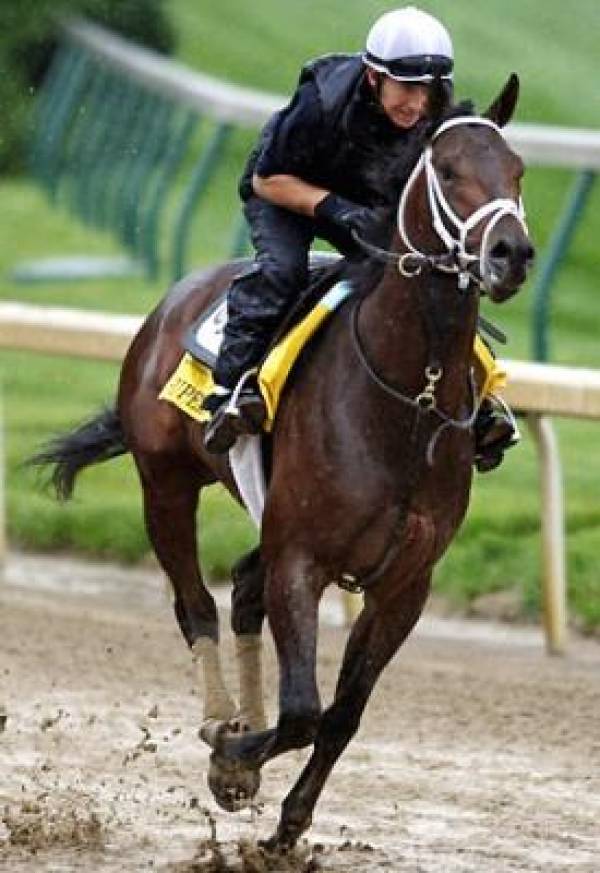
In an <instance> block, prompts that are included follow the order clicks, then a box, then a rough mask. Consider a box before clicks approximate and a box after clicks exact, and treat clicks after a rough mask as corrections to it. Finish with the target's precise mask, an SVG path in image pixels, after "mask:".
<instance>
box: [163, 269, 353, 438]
mask: <svg viewBox="0 0 600 873" xmlns="http://www.w3.org/2000/svg"><path fill="white" fill-rule="evenodd" d="M344 263H345V262H344V261H343V260H342V259H340V258H339V257H336V256H327V255H323V256H316V257H315V258H314V259H313V262H312V267H311V273H310V275H311V281H310V283H309V285H308V287H307V289H306V291H305V292H304V293H303V294H302V295H301V296H300V298H299V300H298V302H297V304H296V305H295V306H294V307H293V310H292V311H291V312H290V313H289V315H288V316H287V318H286V319H285V320H284V322H283V323H282V324H281V325H280V328H279V330H278V331H277V334H276V336H275V337H274V338H273V340H272V342H271V345H270V347H269V350H268V351H267V353H266V355H265V357H264V359H263V362H262V364H261V365H260V368H259V374H258V384H259V387H260V390H261V393H262V395H263V398H264V401H265V406H266V409H267V418H266V421H265V424H264V430H265V431H267V432H269V431H270V430H271V429H272V427H273V422H274V418H275V412H276V410H277V406H278V404H279V398H280V396H281V392H282V390H283V387H284V385H285V382H286V380H287V377H288V375H289V373H290V370H291V368H292V366H293V364H294V363H295V361H296V360H297V358H298V356H299V355H300V353H301V351H302V349H303V348H304V347H305V346H306V344H307V343H308V342H309V340H310V339H311V337H312V336H313V335H314V334H315V332H316V331H317V330H318V328H319V326H320V325H321V324H322V323H323V321H325V319H326V318H327V317H328V316H329V315H330V314H331V313H332V312H333V311H334V310H335V309H336V308H337V307H338V306H339V305H340V304H341V303H342V302H343V301H344V300H346V299H347V298H348V297H349V296H350V294H351V293H352V285H351V284H350V282H348V281H346V280H344V279H342V278H341V277H342V275H343V269H344ZM226 319H227V293H226V292H224V293H223V294H222V295H220V297H219V298H218V299H217V300H215V301H214V302H213V304H212V305H211V306H210V307H209V308H208V309H207V310H206V311H205V312H203V313H202V315H201V316H200V317H199V318H198V319H197V320H196V321H195V322H194V323H193V324H192V325H191V326H190V327H189V328H188V329H187V330H186V332H185V335H184V348H185V349H186V352H185V354H184V356H183V358H182V359H181V361H180V363H179V366H178V367H177V369H176V370H175V372H174V373H173V375H172V376H171V378H170V379H169V381H168V382H167V383H166V385H165V386H164V388H163V390H162V391H161V393H160V394H159V399H161V400H167V401H169V402H170V403H173V404H174V405H175V406H177V407H178V408H180V409H181V410H183V411H184V412H185V413H186V414H187V415H189V416H191V417H192V418H194V419H195V420H196V421H201V422H205V421H207V420H208V419H209V418H210V413H209V412H208V411H207V410H206V409H204V408H203V401H204V398H205V397H207V396H208V395H210V394H211V393H212V390H213V387H214V383H213V378H212V370H213V367H214V365H215V362H216V360H217V355H218V352H219V346H220V343H221V341H222V336H223V328H224V326H225V323H226Z"/></svg>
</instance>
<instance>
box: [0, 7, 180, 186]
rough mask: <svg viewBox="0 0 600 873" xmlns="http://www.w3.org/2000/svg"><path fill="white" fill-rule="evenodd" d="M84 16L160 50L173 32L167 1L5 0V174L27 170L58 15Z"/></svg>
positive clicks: (1, 11)
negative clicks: (34, 110) (33, 112)
mask: <svg viewBox="0 0 600 873" xmlns="http://www.w3.org/2000/svg"><path fill="white" fill-rule="evenodd" d="M69 15H83V16H86V17H88V18H90V19H94V20H95V21H98V22H99V23H100V24H103V25H105V26H106V27H108V28H110V29H111V30H114V31H117V32H118V33H121V34H122V35H123V36H125V37H128V38H129V39H132V40H135V41H136V42H140V43H143V44H144V45H147V46H149V47H151V48H153V49H156V50H157V51H160V52H163V53H170V52H171V51H172V49H173V46H174V42H175V38H174V31H173V29H172V27H171V25H170V23H169V20H168V18H167V16H166V14H165V12H164V9H163V0H0V173H2V174H6V173H16V172H19V171H21V170H22V169H23V168H24V165H25V161H26V153H27V139H28V134H29V133H30V126H29V125H30V119H31V105H32V101H33V98H34V97H35V93H36V90H37V88H38V86H39V85H40V83H41V82H42V80H43V78H44V75H45V73H46V71H47V69H48V66H49V64H50V61H51V58H52V54H53V52H54V49H55V47H56V39H57V19H59V18H60V17H61V16H69Z"/></svg>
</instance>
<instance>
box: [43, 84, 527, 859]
mask: <svg viewBox="0 0 600 873" xmlns="http://www.w3.org/2000/svg"><path fill="white" fill-rule="evenodd" d="M517 94H518V80H517V78H516V76H511V78H510V79H509V81H508V82H507V84H506V85H505V87H504V89H503V90H502V92H501V94H500V95H499V97H498V98H497V99H496V100H495V101H494V103H493V104H492V106H491V107H490V108H489V110H488V111H487V113H486V114H485V116H481V117H480V116H475V115H473V114H472V113H467V114H465V113H462V114H461V113H460V112H458V113H457V111H456V108H454V109H453V110H452V109H451V108H449V107H442V106H441V105H440V104H441V98H440V91H439V89H438V94H437V97H438V102H437V105H436V103H435V98H434V100H433V101H432V106H433V107H434V108H435V111H433V109H432V116H433V119H435V120H432V124H431V131H430V135H429V138H428V140H427V141H426V143H425V147H424V151H423V154H422V155H421V157H420V159H419V161H418V163H417V164H416V166H415V169H414V171H413V173H412V175H411V177H410V179H409V182H408V183H407V185H406V187H405V189H404V193H403V196H402V199H401V202H400V207H399V220H398V229H397V230H394V231H393V232H391V236H390V238H391V244H390V247H389V250H388V251H387V252H383V251H382V250H381V249H375V248H372V249H371V251H370V256H369V257H367V258H366V261H365V262H364V263H363V264H358V265H357V264H354V265H353V264H349V265H347V266H343V267H342V276H344V277H345V278H347V279H348V281H351V282H352V283H353V285H354V287H355V293H354V294H353V295H352V296H351V298H350V299H349V300H348V301H346V303H344V304H343V306H342V307H341V309H340V310H339V311H338V312H337V314H336V315H335V317H333V318H331V319H330V321H329V322H328V323H327V324H326V326H325V327H324V328H323V329H322V330H321V332H320V333H319V334H318V335H317V336H316V338H314V339H313V341H312V342H311V344H310V346H309V347H308V349H307V350H306V351H305V352H304V353H303V355H302V357H301V360H300V362H299V363H298V364H297V365H296V367H295V370H294V372H293V374H292V378H291V381H290V382H289V384H288V386H287V387H286V390H285V393H284V396H283V398H282V402H281V405H280V409H279V411H278V415H277V420H276V424H275V428H274V431H273V435H272V443H271V453H270V454H271V458H272V462H271V470H270V479H269V485H268V493H267V498H266V504H265V509H264V516H263V523H262V530H261V539H260V547H259V549H257V550H256V551H255V552H253V553H251V554H250V555H249V556H247V557H246V558H245V559H243V560H242V561H241V562H240V564H239V565H238V567H237V568H236V569H235V571H234V574H233V576H234V589H233V610H232V623H233V629H234V631H235V634H236V640H237V646H238V654H239V660H240V705H239V707H235V706H234V705H233V702H232V699H231V697H230V696H229V693H228V691H227V689H226V688H225V684H224V682H223V679H222V676H221V672H220V666H219V656H218V645H217V644H218V625H217V612H216V608H215V602H214V600H213V598H212V596H211V595H210V593H209V592H208V591H207V589H206V587H205V585H204V583H203V581H202V577H201V574H200V569H199V564H198V553H197V543H196V526H195V517H196V510H197V507H198V500H199V492H200V490H201V489H202V487H203V486H205V485H209V484H210V483H213V482H215V481H216V480H220V481H221V482H223V483H224V484H225V486H226V487H227V488H228V489H229V491H230V492H231V493H232V494H233V495H234V496H236V497H238V498H239V495H238V493H237V490H236V486H235V483H234V481H233V478H232V474H231V471H230V468H229V463H228V458H227V457H225V456H223V457H215V456H212V455H209V454H207V453H206V452H205V451H204V449H203V446H202V426H201V425H199V424H198V423H196V422H194V421H192V420H191V419H188V418H186V417H185V416H184V414H183V413H181V412H180V411H179V410H177V409H176V408H175V407H173V406H172V405H170V404H169V403H167V402H165V401H160V400H158V399H157V398H158V395H159V393H160V391H161V389H162V387H163V385H164V384H165V382H166V381H167V380H168V378H169V377H170V376H171V374H172V373H173V371H174V369H175V367H176V366H177V364H178V362H179V360H180V358H181V355H182V353H183V348H182V335H183V333H184V329H185V328H186V326H188V325H189V324H190V323H191V322H192V321H193V320H194V319H196V317H197V316H198V315H199V313H201V312H202V311H203V310H204V309H205V308H206V307H207V306H208V305H209V304H210V302H211V301H212V300H214V298H215V296H216V295H218V294H219V293H221V292H222V291H223V289H224V288H225V287H226V286H227V284H228V283H229V282H230V280H231V279H232V278H233V276H234V275H235V274H236V273H237V272H238V271H239V270H240V263H239V262H237V263H234V264H227V265H224V266H221V267H217V268H215V269H213V270H210V271H206V272H204V273H202V274H200V275H198V274H197V275H194V276H191V277H187V278H186V279H184V280H183V281H181V282H180V283H178V284H177V285H175V287H174V288H173V289H172V290H171V291H170V292H169V293H168V294H167V296H166V297H165V298H164V300H163V301H162V302H161V303H160V305H159V306H158V307H157V308H156V310H155V311H154V312H153V313H152V314H151V315H150V316H149V317H148V319H147V320H146V322H145V323H144V325H143V327H142V328H141V330H140V332H139V333H138V335H137V336H136V338H135V339H134V341H133V343H132V345H131V347H130V349H129V351H128V353H127V356H126V359H125V362H124V364H123V368H122V374H121V381H120V387H119V392H118V399H117V402H116V405H115V407H114V408H113V409H111V410H108V411H105V412H103V413H101V414H100V415H98V416H97V417H96V418H95V419H93V420H92V421H90V422H87V423H86V424H84V425H82V426H81V427H80V428H78V429H77V430H75V431H73V432H72V433H70V434H68V435H66V436H64V437H60V438H58V439H57V440H56V441H55V442H54V443H53V444H51V446H50V447H49V448H48V449H47V450H46V451H44V452H42V453H41V454H40V455H39V456H38V461H42V462H53V463H54V464H55V468H54V482H55V484H56V486H57V488H58V491H59V493H60V494H62V496H69V495H70V493H71V491H72V488H73V485H74V480H75V477H76V475H77V473H78V472H79V471H80V470H81V469H83V468H84V467H85V466H87V465H88V464H90V463H95V462H98V461H103V460H106V459H108V458H110V457H113V456H115V455H117V454H122V453H125V452H130V453H131V454H132V455H133V458H134V460H135V463H136V466H137V469H138V471H139V476H140V480H141V485H142V489H143V495H144V510H145V520H146V526H147V530H148V534H149V536H150V540H151V542H152V545H153V548H154V550H155V552H156V555H157V557H158V559H159V561H160V563H161V565H162V567H163V568H164V570H165V572H166V573H167V575H168V576H169V578H170V580H171V582H172V585H173V589H174V592H175V612H176V616H177V620H178V622H179V625H180V627H181V631H182V633H183V635H184V637H185V639H186V641H187V642H188V644H189V646H190V647H191V649H192V652H193V654H194V657H195V659H196V660H197V661H198V663H199V667H200V670H201V675H202V678H203V681H204V685H205V689H204V690H205V698H204V700H205V704H204V706H205V709H204V719H205V721H204V723H203V731H202V735H203V737H204V738H205V739H206V740H207V741H208V742H209V743H210V745H211V746H212V747H213V753H212V755H211V773H210V777H209V782H210V784H211V788H212V789H213V792H214V793H215V795H216V797H217V799H218V800H219V802H220V803H221V804H222V805H223V806H225V807H226V808H235V806H236V804H237V803H238V801H240V800H244V799H247V797H248V796H250V795H252V794H253V793H254V792H255V790H256V788H257V786H258V778H259V776H258V774H259V770H260V768H261V767H262V765H263V764H265V763H266V762H267V761H268V760H270V759H271V758H273V757H274V756H276V755H279V754H281V753H283V752H286V751H289V750H291V749H297V748H301V747H304V746H308V745H312V746H313V753H312V756H311V758H310V760H309V761H308V763H307V765H306V767H305V768H304V771H303V772H302V774H301V775H300V778H299V779H298V781H297V782H296V784H295V785H294V787H293V788H292V790H291V791H290V793H289V795H288V796H287V798H286V799H285V801H284V803H283V807H282V813H281V819H280V822H279V825H278V828H277V830H276V833H275V834H274V835H273V837H272V838H271V840H270V841H269V842H268V845H269V846H270V847H272V848H284V847H290V846H293V845H294V843H295V842H296V840H297V839H298V837H299V836H300V834H302V833H303V831H305V830H306V828H307V827H308V826H309V825H310V822H311V819H312V814H313V809H314V806H315V804H316V801H317V799H318V797H319V795H320V793H321V790H322V788H323V785H324V783H325V780H326V779H327V777H328V775H329V773H330V771H331V769H332V767H333V766H334V764H335V762H336V760H337V758H338V757H339V756H340V754H341V753H342V752H343V750H344V748H345V747H346V745H347V744H348V742H349V741H350V739H351V737H352V736H353V734H354V733H355V731H356V730H357V728H358V725H359V721H360V718H361V714H362V712H363V709H364V707H365V705H366V703H367V700H368V697H369V695H370V693H371V690H372V689H373V686H374V684H375V682H376V680H377V678H378V676H379V674H380V672H381V671H382V669H383V668H384V667H385V665H386V664H387V663H388V661H389V660H390V658H392V656H393V655H394V654H395V653H396V651H397V650H398V648H399V646H400V645H401V644H402V642H403V641H404V639H405V638H406V636H407V635H408V633H409V632H410V630H411V629H412V627H413V626H414V624H415V623H416V621H417V619H418V618H419V615H420V613H421V611H422V608H423V605H424V603H425V600H426V598H427V595H428V592H429V587H430V580H431V574H432V569H433V567H434V565H435V563H436V562H437V561H438V559H439V558H440V556H441V555H442V554H443V552H444V551H445V549H446V548H447V546H448V544H449V543H450V541H451V539H452V537H453V536H454V534H455V533H456V530H457V528H458V526H459V525H460V523H461V521H462V519H463V516H464V514H465V511H466V508H467V504H468V500H469V491H470V483H471V470H472V462H473V451H474V441H473V433H472V427H471V425H472V423H473V420H474V413H475V410H476V406H477V401H476V396H475V389H474V384H473V377H472V350H473V342H474V336H475V331H476V323H477V315H478V306H479V295H480V292H481V291H482V290H484V291H486V292H487V293H488V294H489V296H490V298H491V299H492V300H493V301H494V302H498V303H499V302H502V301H504V300H506V299H507V298H509V297H510V296H511V295H512V294H513V293H515V291H516V290H517V289H518V288H519V287H520V286H521V284H522V283H523V281H524V279H525V276H526V272H527V268H528V266H529V264H530V262H531V260H532V257H533V248H532V245H531V242H530V240H529V237H528V234H527V230H526V227H525V224H524V220H523V216H522V213H521V208H520V180H521V176H522V173H523V164H522V161H521V160H520V158H519V157H518V156H517V155H516V154H514V152H512V151H511V149H510V148H509V146H508V145H507V143H506V141H505V139H504V138H503V136H502V134H501V131H500V128H501V127H502V126H503V125H504V124H506V123H507V121H508V120H509V119H510V117H511V115H512V112H513V110H514V106H515V104H516V100H517ZM390 231H391V228H390ZM373 258H377V259H383V260H385V262H386V263H385V265H384V266H378V268H377V270H373ZM348 580H351V581H352V582H353V583H355V584H357V585H360V587H361V588H362V589H363V591H364V606H363V609H362V612H361V613H360V615H359V616H358V618H357V620H356V622H355V624H354V626H353V628H352V631H351V633H350V637H349V640H348V642H347V646H346V650H345V653H344V657H343V663H342V665H341V669H340V674H339V679H338V684H337V689H336V692H335V698H334V701H333V703H332V704H331V706H330V707H329V708H328V709H327V710H326V711H325V712H323V711H322V707H321V702H320V698H319V690H318V688H317V682H316V677H315V667H316V649H317V616H318V606H319V600H320V598H321V595H322V594H323V591H324V589H325V588H326V587H327V586H328V585H329V584H331V583H332V582H336V581H337V582H346V583H347V582H348ZM265 614H266V615H267V617H268V620H269V624H270V628H271V632H272V635H273V638H274V641H275V646H276V650H277V655H278V661H279V671H280V676H279V716H278V719H277V723H276V725H275V726H274V727H271V728H267V726H266V721H265V718H264V711H263V709H262V698H261V689H260V632H261V627H262V623H263V618H264V616H265ZM236 712H237V715H236Z"/></svg>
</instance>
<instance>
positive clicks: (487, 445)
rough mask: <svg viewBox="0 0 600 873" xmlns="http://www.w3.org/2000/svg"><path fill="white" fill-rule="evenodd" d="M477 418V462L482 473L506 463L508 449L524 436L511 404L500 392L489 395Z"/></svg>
mask: <svg viewBox="0 0 600 873" xmlns="http://www.w3.org/2000/svg"><path fill="white" fill-rule="evenodd" d="M483 403H484V404H485V408H483V404H482V408H481V410H480V416H478V418H477V421H476V422H475V459H474V460H475V466H476V467H477V470H478V471H479V472H480V473H487V472H489V471H490V470H494V469H495V468H496V467H497V466H498V465H499V464H501V463H502V460H503V458H504V452H505V451H506V450H507V449H510V448H512V446H515V445H516V444H517V443H518V442H519V441H520V439H521V433H520V431H519V425H518V424H517V421H516V419H515V416H514V415H513V412H512V410H511V409H510V407H509V406H508V404H507V403H506V402H505V401H504V400H503V399H502V397H499V396H498V395H496V394H490V395H488V396H487V397H486V398H485V399H484V402H483Z"/></svg>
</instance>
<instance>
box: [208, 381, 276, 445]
mask: <svg viewBox="0 0 600 873" xmlns="http://www.w3.org/2000/svg"><path fill="white" fill-rule="evenodd" d="M255 375H256V370H255V369H252V370H248V372H246V373H244V375H243V376H242V378H241V379H240V380H239V382H238V384H237V385H236V387H235V389H234V391H233V392H231V391H225V390H224V389H222V388H221V389H219V386H217V388H216V390H215V392H214V393H213V394H211V395H210V396H209V397H207V398H206V400H205V401H204V403H203V407H204V408H205V409H208V410H209V412H212V418H211V420H210V421H209V423H208V424H207V426H206V429H205V431H204V447H205V448H206V450H207V451H209V452H211V454H222V453H223V452H227V451H229V449H230V448H231V447H232V446H233V445H234V443H235V441H236V440H237V438H238V436H239V435H240V434H242V433H246V434H256V433H260V430H261V428H262V426H263V423H264V421H265V418H266V407H265V402H264V400H263V398H262V395H261V393H260V390H259V388H258V385H256V383H253V380H254V376H255Z"/></svg>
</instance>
